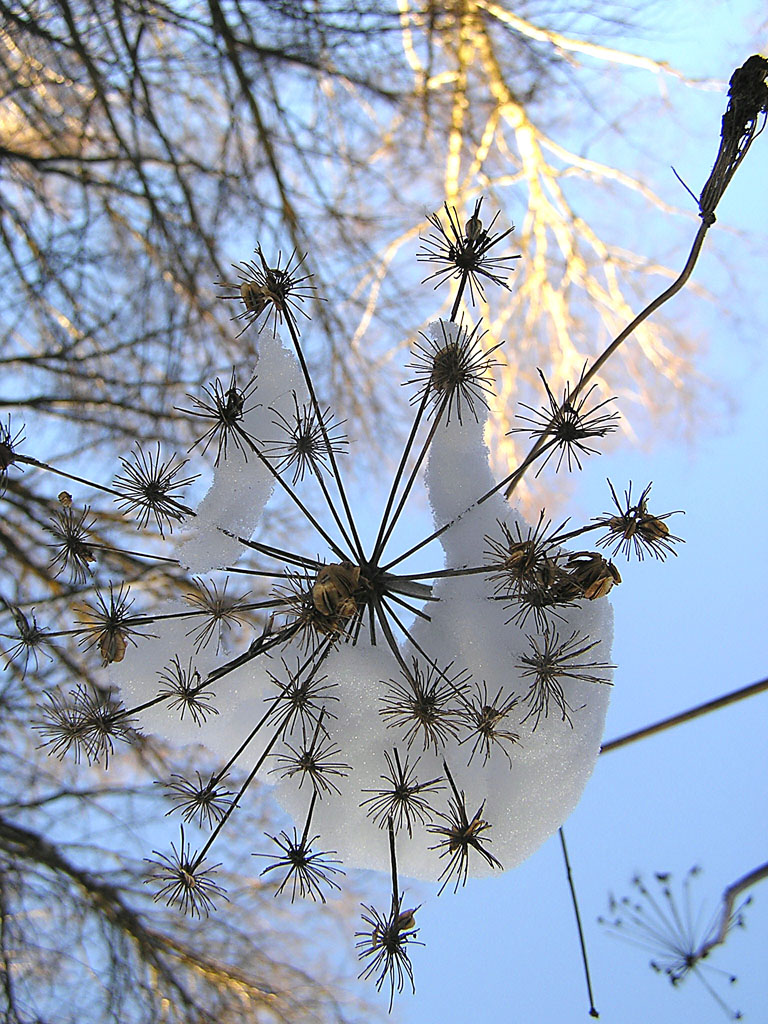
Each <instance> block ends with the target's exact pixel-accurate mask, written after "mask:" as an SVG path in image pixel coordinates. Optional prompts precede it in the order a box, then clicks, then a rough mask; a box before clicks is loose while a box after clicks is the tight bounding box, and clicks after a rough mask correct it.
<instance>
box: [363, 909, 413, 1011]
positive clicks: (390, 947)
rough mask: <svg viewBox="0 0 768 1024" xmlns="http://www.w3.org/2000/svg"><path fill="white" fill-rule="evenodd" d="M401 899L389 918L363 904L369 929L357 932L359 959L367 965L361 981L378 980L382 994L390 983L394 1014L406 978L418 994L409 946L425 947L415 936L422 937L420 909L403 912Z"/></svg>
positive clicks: (364, 918) (390, 1001)
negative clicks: (395, 999)
mask: <svg viewBox="0 0 768 1024" xmlns="http://www.w3.org/2000/svg"><path fill="white" fill-rule="evenodd" d="M400 908H401V898H400V897H396V898H395V899H393V901H392V908H391V910H390V912H389V914H387V915H386V916H384V915H383V914H380V913H379V911H378V910H376V909H375V908H374V907H369V906H366V905H365V904H363V910H364V911H365V913H364V914H363V915H362V918H363V923H364V924H366V925H367V926H368V927H367V929H366V930H364V931H360V932H356V933H355V935H356V937H357V939H358V942H357V943H356V948H357V950H358V954H357V956H358V959H359V960H363V961H367V963H366V966H365V967H364V968H363V970H362V971H361V972H360V974H359V977H360V978H366V979H367V978H371V977H373V976H374V975H377V977H376V979H375V984H376V989H377V990H378V991H379V992H380V991H381V989H382V986H383V985H384V983H385V981H388V982H389V1010H390V1013H391V1012H392V1003H393V1001H394V997H395V991H397V992H398V993H399V992H402V991H403V988H404V986H405V981H406V978H407V979H408V981H409V982H410V984H411V989H412V990H413V991H414V992H415V991H416V986H415V984H414V980H413V966H412V964H411V961H410V957H409V956H408V951H407V950H408V946H409V945H414V944H415V945H418V946H423V945H424V943H423V942H418V940H416V938H415V936H416V935H417V934H418V928H417V927H416V911H417V910H418V909H419V908H418V907H414V908H413V909H410V910H401V909H400Z"/></svg>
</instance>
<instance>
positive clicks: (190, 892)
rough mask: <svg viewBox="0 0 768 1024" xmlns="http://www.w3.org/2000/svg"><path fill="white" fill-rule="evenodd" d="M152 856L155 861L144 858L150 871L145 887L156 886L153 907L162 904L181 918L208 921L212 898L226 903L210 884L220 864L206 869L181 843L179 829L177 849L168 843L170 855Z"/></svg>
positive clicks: (201, 860) (183, 843)
mask: <svg viewBox="0 0 768 1024" xmlns="http://www.w3.org/2000/svg"><path fill="white" fill-rule="evenodd" d="M152 852H153V853H154V854H155V856H156V857H157V858H158V859H157V860H151V859H149V858H146V860H147V863H148V864H149V865H150V868H151V870H150V872H149V877H148V878H147V879H145V884H147V885H153V884H154V885H159V888H158V889H157V891H156V892H155V894H154V897H153V898H154V901H155V903H158V902H159V901H160V900H165V904H166V906H168V907H176V908H177V910H180V911H181V912H182V913H184V914H189V915H190V916H192V917H202V916H203V915H205V916H206V917H208V915H209V914H210V913H211V911H212V910H215V909H216V907H215V904H214V902H213V901H214V898H217V897H219V896H221V897H223V898H224V899H225V900H226V899H227V896H226V893H225V891H224V889H223V888H222V887H221V886H220V885H218V884H217V883H216V882H214V880H213V876H214V874H215V873H216V869H217V868H219V867H221V864H212V865H211V866H209V867H206V866H205V859H204V858H201V857H200V856H199V855H198V854H193V852H192V847H191V846H190V844H189V843H187V842H185V840H184V827H183V826H182V828H181V840H180V842H179V846H178V849H177V848H176V846H175V844H173V843H172V844H171V852H170V854H165V853H159V852H158V851H157V850H153V851H152Z"/></svg>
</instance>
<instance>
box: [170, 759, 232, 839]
mask: <svg viewBox="0 0 768 1024" xmlns="http://www.w3.org/2000/svg"><path fill="white" fill-rule="evenodd" d="M195 775H196V776H197V781H196V782H195V781H193V780H192V779H186V778H184V776H183V775H177V774H173V775H171V778H170V781H169V782H167V783H166V785H165V788H166V789H167V790H168V795H169V797H170V799H171V800H172V801H173V803H174V804H175V806H174V807H172V808H171V809H170V811H166V817H167V816H168V815H169V814H173V812H174V811H180V812H181V816H182V818H183V819H184V821H186V822H187V823H188V824H189V823H190V822H193V821H196V822H197V825H198V827H199V828H203V827H207V828H213V826H214V825H215V824H216V823H217V822H219V821H221V819H222V818H223V817H224V815H225V814H226V812H227V810H228V809H229V807H230V806H231V804H232V801H231V800H230V797H231V796H232V795H233V794H232V791H231V790H229V789H227V788H226V786H224V785H222V781H223V778H224V776H221V775H213V774H212V775H210V776H209V777H208V780H207V781H205V782H204V781H203V777H202V775H201V774H200V772H199V771H195Z"/></svg>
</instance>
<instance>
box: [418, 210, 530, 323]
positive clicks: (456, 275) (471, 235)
mask: <svg viewBox="0 0 768 1024" xmlns="http://www.w3.org/2000/svg"><path fill="white" fill-rule="evenodd" d="M481 204H482V199H478V201H477V202H476V203H475V208H474V212H473V213H472V216H471V217H470V218H469V219H468V220H467V222H466V224H465V225H464V228H462V226H461V222H460V220H459V217H458V214H457V212H456V210H455V209H454V207H452V206H448V204H447V203H445V204H444V209H445V214H446V219H447V224H443V222H442V220H441V219H440V216H439V214H436V213H434V214H430V215H429V216H428V217H427V220H428V221H429V223H430V224H431V225H432V228H433V229H434V230H433V231H431V232H430V233H429V234H428V235H427V236H426V238H422V248H421V249H420V250H419V252H418V253H417V259H419V260H422V261H423V262H425V263H432V264H434V265H435V266H436V267H437V270H435V271H434V272H433V273H432V274H429V275H428V276H427V277H425V278H424V280H423V281H422V284H426V282H427V281H432V280H434V281H435V287H436V288H438V287H439V286H440V285H441V284H443V283H445V282H446V281H448V280H450V279H452V278H453V279H454V280H462V279H464V280H465V281H466V282H467V283H468V284H469V293H470V299H471V301H472V303H473V304H474V303H475V301H476V294H477V296H479V297H481V298H482V297H484V294H485V293H484V291H483V281H491V282H492V283H493V284H496V285H500V286H501V287H502V288H508V287H509V286H508V285H507V282H506V280H505V277H506V275H507V274H509V273H511V272H512V270H513V269H514V268H513V266H512V261H513V260H519V259H520V256H519V255H514V256H512V255H509V256H494V255H491V250H492V249H494V248H495V247H496V246H497V245H498V244H499V243H500V242H501V241H502V240H503V239H504V238H506V237H507V235H509V234H510V233H511V232H512V230H513V228H507V230H506V231H496V232H494V230H493V227H494V224H495V223H496V221H497V219H498V216H499V214H498V213H496V214H495V215H494V217H493V219H492V220H491V221H490V223H489V224H488V227H487V228H486V227H484V226H483V222H482V221H481V219H480V206H481Z"/></svg>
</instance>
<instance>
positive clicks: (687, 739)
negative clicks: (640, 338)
mask: <svg viewBox="0 0 768 1024" xmlns="http://www.w3.org/2000/svg"><path fill="white" fill-rule="evenodd" d="M759 8H760V5H758V4H754V3H748V2H746V0H745V2H742V3H721V2H719V3H705V4H701V3H693V2H678V3H669V4H664V5H658V6H657V7H656V9H655V12H654V14H653V16H652V17H651V18H650V19H649V27H648V30H647V35H646V36H645V38H643V39H638V38H632V37H630V36H627V37H626V39H623V40H621V43H622V45H625V46H626V47H627V48H629V49H631V50H634V51H635V52H641V53H647V54H648V55H652V56H654V57H657V58H658V57H659V56H661V57H663V58H665V59H668V60H669V61H670V62H672V63H673V64H675V65H676V66H678V67H679V68H681V70H683V71H684V72H685V73H687V74H689V75H691V76H702V77H712V78H721V79H723V80H725V81H727V79H728V77H729V76H730V74H731V72H732V71H733V69H734V68H735V67H737V66H739V65H740V64H742V63H743V61H744V60H745V59H746V58H747V57H748V56H749V55H750V54H751V53H754V52H760V51H762V52H763V53H765V52H766V51H767V49H768V39H766V38H765V35H763V36H762V37H761V36H759V35H755V34H754V33H755V30H756V29H757V27H758V25H759V23H760V17H761V12H760V9H759ZM763 16H764V12H763ZM646 87H647V88H648V90H649V96H650V95H657V96H658V89H659V87H660V86H659V83H658V82H656V81H655V80H654V79H653V78H652V77H651V76H648V80H647V82H646ZM681 95H682V97H683V99H684V100H685V94H681V93H680V92H679V91H678V92H676V93H675V97H676V100H679V99H680V97H681ZM724 109H725V97H724V93H722V92H721V93H718V92H707V93H701V94H698V95H696V96H694V97H691V98H690V99H689V100H685V110H684V111H682V112H681V113H682V114H683V115H684V116H682V117H681V119H680V120H679V121H678V122H677V125H676V126H675V127H674V134H673V135H672V138H673V139H676V142H677V146H676V148H673V149H669V148H667V147H659V149H658V152H657V153H654V149H655V146H656V144H657V142H658V136H657V135H656V133H655V131H654V130H653V129H652V128H650V129H649V130H650V135H649V140H648V141H649V145H648V151H647V152H646V153H643V154H640V155H639V158H640V159H641V160H642V161H643V162H645V161H647V159H648V156H649V154H650V155H651V156H653V157H654V159H655V161H656V168H657V169H656V183H657V185H658V187H659V190H660V192H661V194H662V196H664V198H666V199H668V200H669V201H670V202H673V203H682V199H681V196H680V187H679V185H677V183H676V181H675V179H674V177H673V175H672V173H671V171H670V170H669V168H668V164H669V162H670V160H674V162H675V166H676V167H677V168H678V169H679V170H680V171H681V173H682V174H683V176H684V177H685V178H686V180H687V181H688V182H689V183H690V184H691V186H692V188H693V189H694V191H696V192H698V191H699V189H700V188H701V185H702V184H703V182H704V180H705V179H706V177H707V175H708V173H709V170H710V168H711V165H712V162H713V160H714V156H715V153H716V151H717V145H718V136H719V125H720V116H721V115H722V112H723V110H724ZM767 178H768V137H766V138H762V139H758V140H757V142H756V143H755V145H754V147H753V149H752V151H751V152H750V154H749V155H748V158H747V160H746V162H745V165H744V166H743V167H742V168H741V169H740V171H739V172H738V174H737V176H736V178H735V180H734V182H733V183H732V185H731V187H730V189H729V192H728V193H727V194H726V197H725V199H724V200H723V202H722V204H721V207H720V209H719V210H718V224H717V226H716V227H715V228H714V229H713V231H712V232H710V235H709V237H708V240H707V249H706V252H705V254H704V256H703V258H702V259H701V261H700V263H699V265H698V268H697V271H696V274H695V280H696V281H697V282H699V283H700V284H702V285H704V286H705V287H708V286H712V285H716V286H717V287H718V291H719V294H720V295H721V296H724V297H725V301H726V304H727V301H728V294H729V293H728V285H727V281H728V275H729V274H733V275H734V276H735V277H736V278H738V280H739V288H740V290H739V299H738V302H739V308H738V309H737V310H735V311H734V310H733V309H731V310H730V312H731V313H734V312H735V313H736V314H737V315H735V316H729V315H727V314H726V312H725V311H724V310H723V309H722V308H719V307H718V305H717V304H709V303H706V302H702V303H700V304H698V306H697V307H696V308H697V312H696V315H695V318H693V317H690V315H689V314H688V319H687V320H686V323H685V326H686V329H690V330H692V331H695V333H696V336H697V337H701V338H702V339H703V340H705V341H706V350H705V348H704V347H702V353H701V361H700V366H701V369H702V371H703V372H704V373H706V374H708V375H709V376H710V377H711V378H712V379H713V380H715V381H717V382H718V383H719V384H721V385H722V387H723V388H724V391H725V394H726V395H727V396H728V398H729V400H730V402H731V407H730V412H729V413H727V414H725V415H724V414H723V413H722V408H723V407H722V405H721V404H718V405H717V406H716V407H715V405H713V410H712V413H711V415H710V414H709V412H708V411H706V410H705V413H704V415H703V416H699V417H698V427H697V429H696V431H695V435H694V436H693V437H692V438H683V437H681V436H657V437H656V438H655V439H654V442H653V446H652V447H651V448H648V449H647V450H637V449H634V450H630V449H628V447H627V446H626V445H625V446H622V447H621V448H618V449H616V450H614V452H613V453H611V454H606V455H602V456H600V457H599V458H597V457H595V458H593V459H592V460H591V461H590V462H588V463H587V465H586V468H585V472H584V473H583V474H582V475H581V476H580V477H579V479H578V481H577V484H576V486H575V487H574V488H573V493H572V495H571V496H570V497H569V499H568V500H567V502H566V503H565V504H564V505H563V506H562V507H561V508H555V507H554V506H550V507H549V508H548V513H549V514H550V515H551V516H552V518H553V519H558V520H559V519H560V518H563V517H564V516H565V515H568V514H573V515H574V516H575V517H581V519H582V520H583V519H585V518H588V517H589V516H590V515H593V514H596V513H597V512H600V511H604V510H606V509H607V508H608V507H609V504H608V501H607V485H606V482H605V481H606V477H610V479H611V480H612V481H613V482H614V484H615V485H616V487H617V490H618V489H621V490H623V488H624V487H626V485H627V483H628V482H629V481H630V480H632V481H633V482H634V485H635V488H637V491H638V493H639V491H640V490H641V489H642V488H643V487H644V486H645V485H646V484H647V483H648V482H649V481H651V480H652V481H653V491H652V502H651V509H652V510H653V511H659V512H666V511H669V510H671V509H684V510H685V512H686V515H685V516H684V517H683V516H678V517H675V519H674V520H673V522H672V523H671V524H670V525H671V526H672V531H673V532H674V533H677V534H679V535H681V536H682V537H684V538H685V541H686V543H685V544H684V545H681V546H680V547H679V554H678V557H677V558H670V559H669V560H668V561H667V562H666V563H663V564H661V563H657V562H653V561H646V562H644V563H642V564H638V563H636V562H633V563H631V564H630V565H626V563H624V562H623V561H620V559H619V560H617V564H619V565H620V568H621V571H622V573H623V576H624V583H623V585H622V586H621V587H619V588H617V589H616V590H614V592H613V594H612V596H611V599H612V601H613V604H614V609H615V643H614V650H613V660H614V662H615V664H616V665H617V666H618V671H617V673H616V677H615V686H614V690H613V694H612V702H611V707H610V710H609V714H608V724H607V729H606V738H607V739H611V738H614V737H616V736H619V735H622V734H624V733H625V732H628V731H631V730H633V729H635V728H638V727H641V726H643V725H646V724H649V723H652V722H654V721H656V720H658V719H660V718H663V717H665V716H667V715H670V714H674V713H676V712H678V711H681V710H684V709H685V708H688V707H691V706H693V705H696V704H699V703H701V702H703V701H706V700H709V699H711V698H714V697H717V696H719V695H721V694H723V693H725V692H727V691H729V690H733V689H736V688H738V687H740V686H743V685H746V684H748V683H750V682H753V681H756V680H759V679H761V678H763V677H764V676H765V675H766V674H768V657H766V639H765V638H766V634H767V633H768V627H766V622H765V610H766V600H765V598H766V592H767V590H768V559H767V558H766V544H765V509H766V507H768V479H767V477H768V474H766V429H765V416H766V412H765V410H766V395H768V337H767V333H768V332H767V331H766V327H767V326H768V298H767V297H766V295H767V294H768V289H766V287H765V284H764V282H765V281H766V280H768V242H766V233H767V231H768V200H767V198H766V196H767V190H766V180H767ZM652 219H653V222H650V221H649V224H648V249H647V254H648V255H653V254H654V253H655V252H657V251H658V252H659V253H660V254H661V256H662V257H663V256H664V255H665V254H666V253H667V252H668V251H669V249H670V248H671V247H672V246H673V245H675V244H679V245H680V246H681V247H682V246H686V247H687V246H688V245H689V244H690V240H691V239H692V237H693V233H694V231H695V224H693V222H692V225H688V224H686V223H684V222H682V221H680V220H677V221H674V220H673V221H668V222H666V223H665V221H664V218H663V217H662V216H661V215H660V214H658V215H656V216H655V217H654V218H652ZM745 231H746V232H749V234H748V236H744V235H743V234H741V233H739V232H745ZM667 312H668V314H670V315H673V316H674V314H675V308H674V307H671V306H670V307H667ZM630 343H631V342H630ZM716 410H717V411H716ZM766 722H768V693H766V694H762V695H759V696H757V697H754V698H751V699H750V700H748V701H745V702H742V703H740V704H737V705H734V706H731V707H729V708H727V709H725V710H721V711H719V712H717V713H715V714H711V715H709V716H706V717H704V718H701V719H698V720H696V721H695V722H693V723H689V724H686V725H682V726H679V727H677V728H676V729H674V730H671V731H668V732H665V733H662V734H660V735H658V736H656V737H653V738H650V739H646V740H643V741H642V742H640V743H638V744H635V745H632V746H630V747H627V748H624V749H621V750H617V751H615V752H612V753H608V754H606V755H604V756H603V757H601V759H600V761H599V763H598V766H597V770H596V772H595V775H594V778H593V779H592V781H591V783H590V784H589V786H588V787H587V790H586V793H585V795H584V797H583V799H582V801H581V804H580V805H579V807H578V808H577V810H576V812H575V813H574V814H573V816H572V817H571V818H570V819H569V821H568V822H567V823H566V828H565V832H566V837H567V841H568V845H569V852H570V857H571V863H572V868H573V871H574V876H575V881H576V885H577V888H578V895H579V900H580V904H581V912H582V918H583V923H584V927H585V932H586V940H587V946H588V952H589V958H590V965H591V970H592V980H593V986H594V991H595V1002H596V1005H597V1008H598V1010H599V1011H600V1016H601V1019H602V1020H604V1021H609V1022H621V1024H647V1022H648V1021H651V1020H652V1021H655V1022H656V1024H672V1022H677V1021H680V1020H683V1019H690V1020H696V1021H697V1022H699V1024H708V1022H710V1021H712V1022H716V1021H720V1020H725V1019H727V1018H726V1015H725V1014H724V1013H723V1012H722V1011H721V1010H720V1009H719V1008H718V1006H717V1005H716V1004H715V1002H714V1001H713V999H712V998H711V996H710V995H709V994H708V993H707V992H706V991H705V989H704V987H703V986H702V985H701V984H700V983H699V981H698V980H697V979H696V978H695V977H691V978H689V979H687V980H686V982H685V984H684V985H683V986H682V987H681V988H677V989H674V988H672V987H671V986H670V984H669V982H668V981H667V980H665V979H663V978H661V977H659V976H657V975H655V974H654V973H653V972H652V971H651V970H650V969H649V967H648V961H649V959H650V958H651V957H652V955H653V953H652V952H651V951H648V952H644V951H642V950H640V949H635V948H633V947H631V946H629V945H625V944H624V943H622V942H620V941H618V940H617V939H615V938H613V937H611V936H609V935H608V934H606V932H605V930H604V929H603V928H601V927H600V926H599V925H598V924H597V923H596V918H597V917H598V916H599V915H600V914H606V913H607V903H608V894H609V893H611V892H612V893H614V894H615V895H616V896H618V897H621V896H624V895H630V894H631V893H632V889H631V879H632V877H633V876H634V875H635V874H637V873H640V874H642V875H643V876H645V877H646V878H647V879H649V880H650V879H651V877H652V875H653V872H655V871H669V872H672V874H673V885H674V887H675V888H676V890H677V891H678V892H679V891H680V885H681V883H682V881H683V877H684V875H685V873H686V872H687V871H688V869H689V868H691V867H692V866H693V865H700V866H701V867H702V869H703V872H702V874H701V875H700V876H699V877H698V878H697V879H696V880H695V882H694V885H693V888H692V897H693V901H692V902H693V907H694V909H695V910H696V912H697V913H698V911H699V909H700V908H701V907H702V906H703V907H704V908H705V911H706V915H707V918H708V917H709V914H710V913H712V912H714V911H715V910H716V909H717V907H718V905H719V897H720V894H721V892H722V890H723V889H724V888H725V887H726V886H727V885H728V884H730V883H732V882H733V881H735V880H736V879H737V878H739V877H740V876H741V875H743V874H745V873H746V872H747V871H749V870H751V869H752V868H754V867H756V866H757V865H758V864H761V863H763V862H764V861H765V860H766V859H768V842H766V839H767V838H768V828H766V821H768V770H767V768H768V756H767V754H768V739H767V737H766ZM371 882H372V885H373V886H374V887H375V886H377V885H378V880H377V879H372V880H371ZM408 892H409V895H412V896H413V900H412V901H411V899H409V898H407V899H406V903H407V904H409V905H410V904H411V902H413V903H418V902H423V904H424V905H423V908H422V909H421V911H420V912H419V917H418V923H419V925H420V927H421V935H420V936H419V937H420V938H422V939H423V940H424V941H425V942H426V947H425V948H424V949H419V948H415V949H414V952H413V957H412V959H413V964H414V969H415V976H416V995H415V997H412V996H410V994H404V995H403V996H401V997H400V998H398V999H397V1000H396V1005H395V1011H394V1017H395V1019H399V1020H400V1021H403V1022H404V1024H432V1022H437V1021H440V1022H447V1021H450V1022H454V1021H483V1022H485V1021H488V1022H496V1021H509V1022H515V1024H517V1022H529V1021H531V1022H532V1021H537V1022H558V1024H563V1022H570V1021H579V1020H586V1019H589V1018H588V1016H587V1011H588V1002H587V996H586V990H585V986H584V981H583V973H582V965H581V959H580V954H579V947H578V939H577V933H576V928H575V923H574V917H573V910H572V907H571V903H570V898H569V893H568V888H567V883H566V877H565V872H564V867H563V862H562V855H561V851H560V844H559V841H558V839H557V837H554V838H553V839H552V840H550V841H549V842H548V843H547V844H546V845H545V846H544V847H543V848H542V849H541V850H540V851H539V852H538V853H537V854H536V855H535V856H533V857H532V858H530V860H529V861H527V862H526V863H525V864H524V865H523V866H521V867H520V868H518V869H517V870H515V871H511V872H508V873H506V874H504V875H503V876H501V877H497V878H494V879H489V880H483V881H474V882H470V884H469V885H468V886H467V888H466V889H465V890H463V891H461V892H460V893H459V894H458V895H457V896H453V895H452V894H451V892H450V891H448V890H447V891H446V892H445V893H444V894H443V896H442V897H440V898H439V899H437V898H436V895H435V894H436V887H433V886H426V885H424V884H423V883H419V884H415V885H412V886H410V887H409V888H408ZM753 892H754V902H753V905H752V906H751V907H749V908H748V909H747V914H746V923H747V927H746V929H745V930H743V931H740V930H737V931H735V932H734V933H733V934H732V935H731V936H730V938H729V939H728V942H727V944H726V946H725V947H723V948H721V949H719V950H716V951H715V952H714V953H713V954H712V956H711V958H710V962H711V964H712V965H713V966H722V967H724V968H725V969H727V970H729V971H734V972H735V973H737V974H738V976H739V981H738V983H737V984H736V985H735V986H729V985H728V984H727V982H725V981H724V982H721V981H720V979H719V978H718V977H717V975H715V974H714V973H713V974H711V975H710V977H709V980H710V981H711V982H712V983H713V984H714V985H715V987H716V989H717V991H718V992H720V993H721V994H722V995H724V997H725V998H726V999H727V1001H728V1002H729V1004H730V1005H731V1006H732V1007H735V1008H739V1009H741V1010H742V1012H743V1014H744V1019H745V1020H747V1021H750V1022H753V1024H764V1022H766V1021H768V980H767V975H766V971H765V963H766V959H765V958H766V950H768V882H763V883H762V884H760V885H758V886H756V887H755V889H754V890H753Z"/></svg>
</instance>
